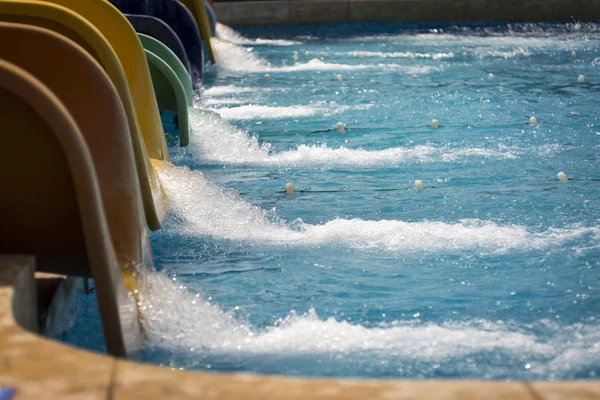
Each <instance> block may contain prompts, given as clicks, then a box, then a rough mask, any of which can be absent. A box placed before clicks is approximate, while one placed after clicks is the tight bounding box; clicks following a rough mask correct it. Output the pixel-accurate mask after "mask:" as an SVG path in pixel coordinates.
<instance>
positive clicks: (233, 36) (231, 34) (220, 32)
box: [217, 22, 302, 46]
mask: <svg viewBox="0 0 600 400" xmlns="http://www.w3.org/2000/svg"><path fill="white" fill-rule="evenodd" d="M217 37H218V38H219V39H223V40H226V41H228V42H231V43H235V44H244V45H271V46H295V45H299V44H302V42H299V41H297V40H283V39H262V38H256V39H250V38H247V37H245V36H242V35H241V34H240V33H239V32H237V31H235V30H234V29H232V28H231V27H229V26H227V25H223V24H221V23H219V22H217Z"/></svg>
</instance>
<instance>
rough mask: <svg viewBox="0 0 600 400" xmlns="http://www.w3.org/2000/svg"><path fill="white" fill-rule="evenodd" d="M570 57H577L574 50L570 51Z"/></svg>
mask: <svg viewBox="0 0 600 400" xmlns="http://www.w3.org/2000/svg"><path fill="white" fill-rule="evenodd" d="M571 57H573V58H575V57H577V53H575V50H573V51H572V52H571Z"/></svg>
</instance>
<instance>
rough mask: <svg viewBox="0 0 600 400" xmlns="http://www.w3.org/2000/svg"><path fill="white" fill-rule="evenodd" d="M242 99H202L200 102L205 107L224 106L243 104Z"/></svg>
mask: <svg viewBox="0 0 600 400" xmlns="http://www.w3.org/2000/svg"><path fill="white" fill-rule="evenodd" d="M244 103H245V102H244V101H243V100H238V99H206V100H203V101H202V104H203V105H204V106H206V107H210V106H224V105H236V104H244Z"/></svg>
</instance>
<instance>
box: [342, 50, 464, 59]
mask: <svg viewBox="0 0 600 400" xmlns="http://www.w3.org/2000/svg"><path fill="white" fill-rule="evenodd" d="M345 54H346V55H349V56H352V57H360V56H361V55H362V56H363V57H375V58H409V57H411V56H412V57H414V58H431V59H432V60H442V59H444V58H454V53H453V52H449V53H412V52H409V51H396V52H383V51H350V52H348V53H345Z"/></svg>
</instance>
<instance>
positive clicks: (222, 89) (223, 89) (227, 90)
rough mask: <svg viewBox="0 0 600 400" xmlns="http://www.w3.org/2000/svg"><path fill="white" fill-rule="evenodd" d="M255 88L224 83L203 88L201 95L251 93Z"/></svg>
mask: <svg viewBox="0 0 600 400" xmlns="http://www.w3.org/2000/svg"><path fill="white" fill-rule="evenodd" d="M256 90H257V89H256V88H251V87H239V86H235V85H225V86H213V87H211V88H208V89H204V90H203V91H202V95H203V96H212V97H216V96H226V95H230V94H241V93H252V92H255V91H256Z"/></svg>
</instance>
